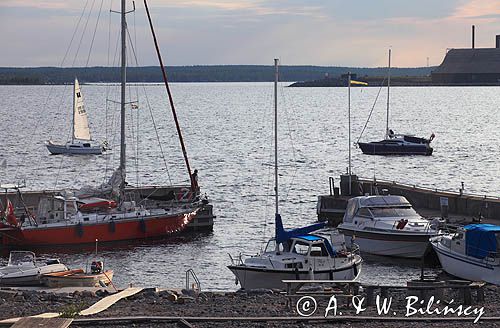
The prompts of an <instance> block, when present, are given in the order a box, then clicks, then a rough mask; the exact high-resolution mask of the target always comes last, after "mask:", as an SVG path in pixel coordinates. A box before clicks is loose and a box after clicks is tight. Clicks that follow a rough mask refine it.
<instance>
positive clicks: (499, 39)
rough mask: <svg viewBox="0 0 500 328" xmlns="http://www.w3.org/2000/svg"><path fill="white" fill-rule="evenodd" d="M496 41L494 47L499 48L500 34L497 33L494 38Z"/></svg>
mask: <svg viewBox="0 0 500 328" xmlns="http://www.w3.org/2000/svg"><path fill="white" fill-rule="evenodd" d="M496 41H497V42H496V45H495V47H496V48H500V35H497V39H496Z"/></svg>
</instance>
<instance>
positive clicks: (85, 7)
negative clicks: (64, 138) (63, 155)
mask: <svg viewBox="0 0 500 328" xmlns="http://www.w3.org/2000/svg"><path fill="white" fill-rule="evenodd" d="M89 1H90V0H87V1H86V2H85V6H84V7H83V11H82V13H81V14H80V18H78V22H77V23H76V26H75V29H74V31H73V35H72V36H71V40H70V41H69V44H68V47H67V48H66V52H65V53H64V56H63V59H62V60H61V63H60V64H59V67H61V68H62V67H63V65H64V62H65V61H66V58H67V56H68V53H69V51H70V49H71V45H72V44H73V40H74V39H75V36H76V32H77V31H78V28H79V26H80V22H81V20H82V17H83V15H84V14H85V11H86V10H87V6H88V4H89ZM54 87H55V84H53V85H52V86H51V87H50V89H49V92H48V94H47V98H46V100H45V103H44V106H43V108H47V103H48V102H49V99H51V98H52V97H51V95H52V91H53V90H54ZM55 121H56V120H52V125H51V127H50V130H49V131H50V133H52V131H54V122H55ZM34 135H35V134H34V133H33V134H32V136H34ZM50 137H52V136H50ZM49 139H50V138H49Z"/></svg>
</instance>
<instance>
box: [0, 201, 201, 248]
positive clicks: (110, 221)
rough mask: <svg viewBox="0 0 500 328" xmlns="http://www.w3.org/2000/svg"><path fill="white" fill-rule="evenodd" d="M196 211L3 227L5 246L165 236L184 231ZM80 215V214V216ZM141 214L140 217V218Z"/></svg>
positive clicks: (82, 217)
mask: <svg viewBox="0 0 500 328" xmlns="http://www.w3.org/2000/svg"><path fill="white" fill-rule="evenodd" d="M196 211H197V209H193V208H191V209H180V210H179V211H177V212H172V213H163V214H159V213H158V214H154V213H151V212H149V211H147V210H141V211H140V212H139V213H137V212H132V213H121V214H120V213H116V214H113V213H112V212H111V213H110V214H108V215H105V216H103V215H102V214H90V215H88V216H80V215H77V216H76V217H78V218H81V219H82V220H79V219H76V220H68V221H66V222H55V223H50V222H48V223H45V224H39V225H27V226H24V225H23V226H21V227H14V226H8V225H4V226H3V228H0V233H1V235H2V244H3V245H4V246H7V247H15V246H18V247H19V246H20V247H25V246H30V247H43V246H62V245H75V244H76V245H82V244H92V243H95V241H96V239H97V240H99V242H103V243H106V242H117V241H125V240H134V239H151V238H159V237H164V236H167V235H170V234H173V233H176V232H179V231H181V230H182V229H184V228H185V226H186V225H187V224H188V223H189V222H190V221H191V220H192V219H193V217H194V216H195V215H196ZM80 214H81V213H80ZM138 214H139V215H138Z"/></svg>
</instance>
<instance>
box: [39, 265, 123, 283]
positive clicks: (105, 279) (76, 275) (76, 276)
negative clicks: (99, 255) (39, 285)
mask: <svg viewBox="0 0 500 328" xmlns="http://www.w3.org/2000/svg"><path fill="white" fill-rule="evenodd" d="M112 280H113V270H106V271H104V265H103V262H102V261H95V262H92V265H91V269H90V273H86V272H85V270H83V269H74V270H66V271H62V272H55V273H48V274H44V275H43V282H44V284H45V285H46V286H47V287H52V288H59V287H105V286H108V285H110V284H111V283H112Z"/></svg>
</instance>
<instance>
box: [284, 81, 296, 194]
mask: <svg viewBox="0 0 500 328" xmlns="http://www.w3.org/2000/svg"><path fill="white" fill-rule="evenodd" d="M280 91H281V96H282V99H283V100H284V101H283V103H284V106H283V107H284V108H285V114H286V115H285V121H286V123H287V129H288V138H289V139H290V145H291V147H292V159H293V168H294V170H293V174H292V177H291V179H290V184H289V187H288V189H287V192H286V194H285V198H284V199H283V200H284V201H287V200H288V196H289V195H290V191H291V190H292V186H293V183H294V181H295V178H296V176H297V172H298V166H297V156H296V150H295V144H294V142H293V134H292V128H291V124H290V120H291V119H290V117H291V116H292V117H295V116H294V115H290V113H289V112H288V106H286V101H287V99H286V97H285V92H284V91H285V90H284V87H283V85H281V88H280ZM292 112H293V109H292ZM292 114H293V113H292ZM294 122H295V121H294Z"/></svg>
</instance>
